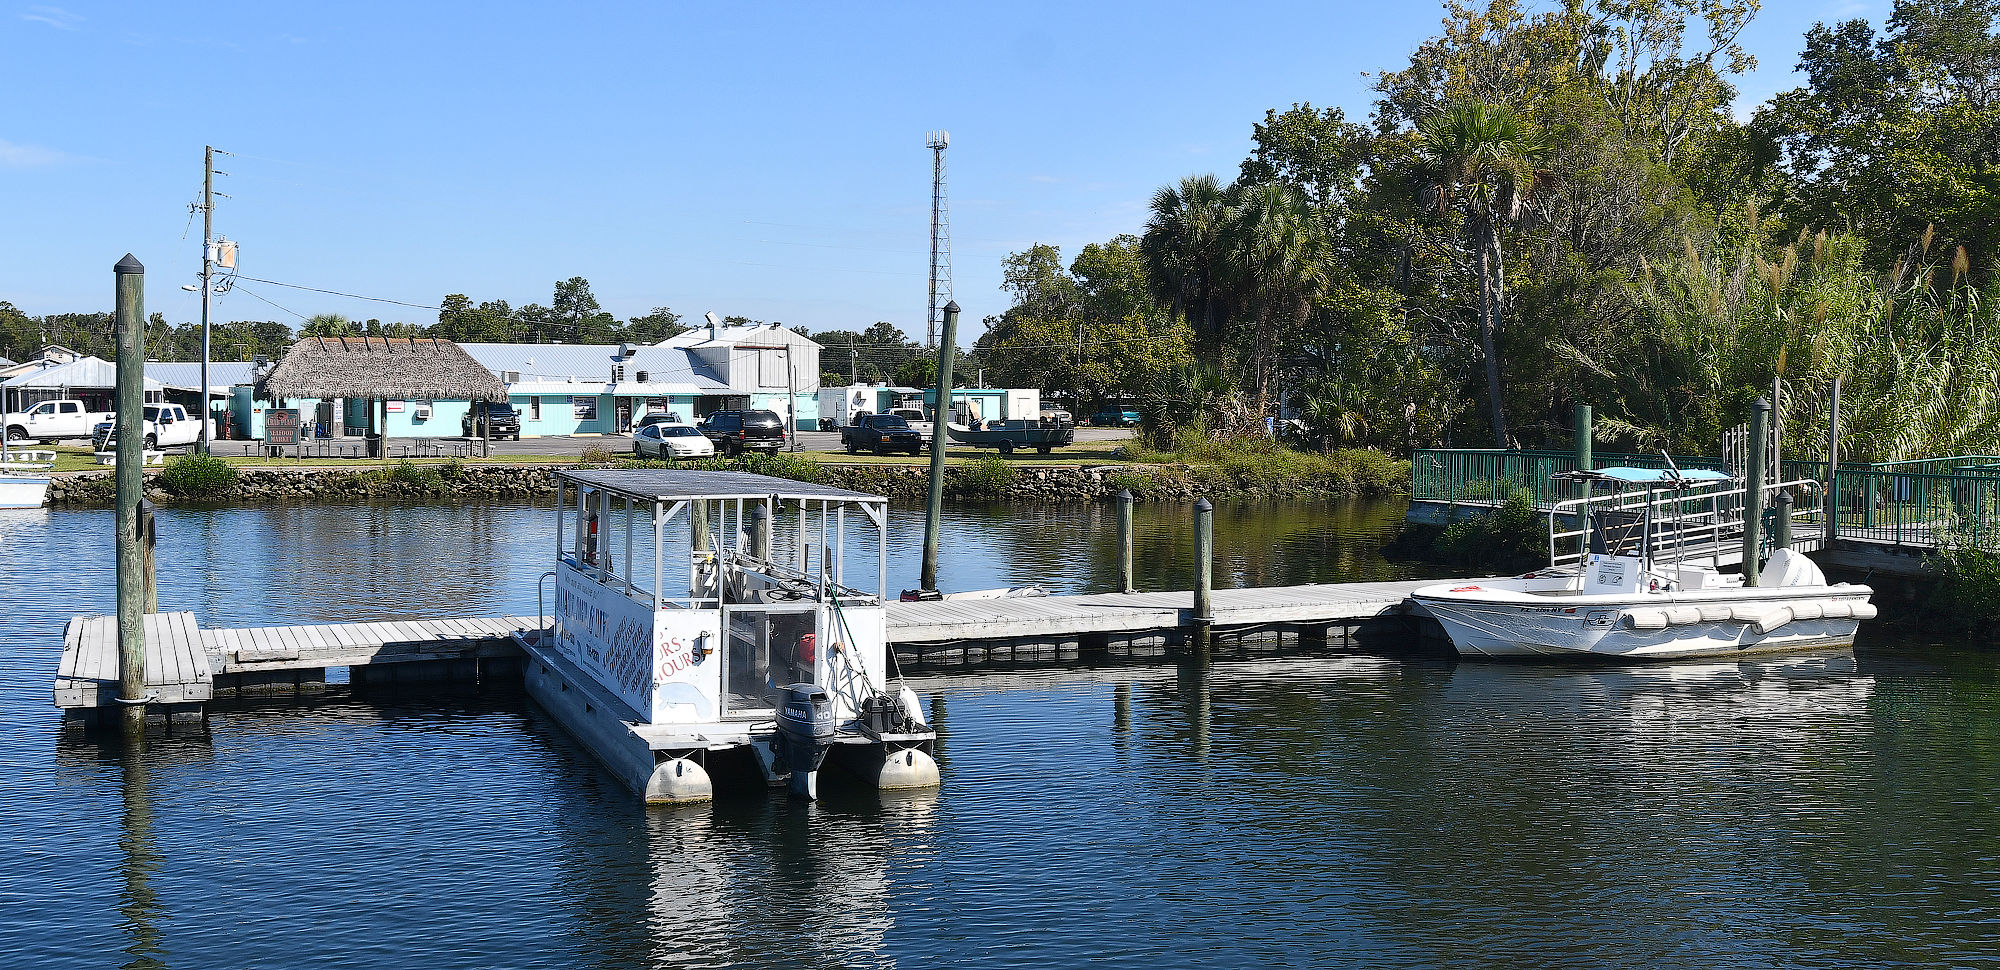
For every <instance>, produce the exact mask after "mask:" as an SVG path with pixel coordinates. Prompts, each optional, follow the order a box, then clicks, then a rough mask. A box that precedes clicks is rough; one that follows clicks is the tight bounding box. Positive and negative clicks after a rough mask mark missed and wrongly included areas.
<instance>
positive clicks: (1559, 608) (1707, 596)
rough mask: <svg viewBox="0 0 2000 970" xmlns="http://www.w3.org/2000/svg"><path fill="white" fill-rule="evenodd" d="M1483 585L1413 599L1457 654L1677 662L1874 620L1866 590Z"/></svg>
mask: <svg viewBox="0 0 2000 970" xmlns="http://www.w3.org/2000/svg"><path fill="white" fill-rule="evenodd" d="M1513 582H1514V583H1517V584H1519V585H1522V586H1527V585H1530V584H1529V583H1526V582H1523V581H1513ZM1481 585H1482V586H1483V587H1485V588H1478V587H1474V588H1463V587H1462V588H1458V589H1452V588H1448V587H1444V586H1432V587H1426V588H1425V589H1421V590H1418V591H1417V592H1416V593H1415V594H1413V596H1412V599H1414V600H1415V601H1416V602H1417V603H1418V604H1419V605H1420V606H1421V607H1422V608H1423V609H1424V610H1425V612H1427V613H1428V614H1429V615H1430V616H1432V617H1433V618H1435V619H1436V620H1437V621H1438V624H1439V625H1440V626H1442V627H1443V628H1444V631H1445V635H1446V636H1448V637H1450V638H1451V642H1452V647H1453V649H1455V650H1457V651H1458V653H1459V655H1461V656H1473V657H1544V658H1552V657H1604V658H1610V659H1625V660H1679V659H1689V658H1700V657H1738V656H1744V655H1746V654H1753V653H1772V652H1779V651H1787V650H1811V649H1822V648H1830V647H1845V646H1851V645H1853V643H1854V635H1855V631H1856V630H1857V629H1859V627H1860V622H1861V620H1863V619H1868V618H1870V617H1873V616H1874V615H1875V612H1874V608H1873V607H1872V606H1870V605H1869V604H1868V597H1869V596H1870V595H1871V593H1872V592H1873V591H1872V590H1870V589H1869V588H1868V587H1866V586H1849V585H1839V586H1813V587H1783V588H1778V589H1770V588H1760V587H1748V588H1738V589H1727V590H1701V591H1687V592H1673V593H1637V594H1622V595H1578V594H1574V593H1569V594H1563V595H1552V594H1549V593H1546V592H1542V593H1534V592H1528V591H1526V590H1522V589H1514V590H1508V589H1504V588H1502V589H1494V588H1492V586H1493V584H1492V583H1490V582H1488V583H1483V584H1481ZM1654 627H1656V628H1654Z"/></svg>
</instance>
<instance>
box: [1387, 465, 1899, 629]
mask: <svg viewBox="0 0 2000 970" xmlns="http://www.w3.org/2000/svg"><path fill="white" fill-rule="evenodd" d="M1556 477H1557V478H1563V479H1568V480H1572V481H1578V482H1581V483H1582V484H1583V487H1584V490H1585V492H1584V497H1583V498H1581V499H1577V500H1572V501H1569V502H1563V503H1559V504H1558V505H1557V506H1556V507H1555V509H1554V510H1552V511H1551V512H1550V513H1549V520H1550V556H1549V568H1547V569H1544V570H1537V571H1536V572H1531V573H1528V574H1527V575H1525V576H1520V577H1515V578H1510V579H1490V580H1480V581H1478V582H1476V583H1471V584H1463V585H1459V584H1449V583H1447V584H1442V585H1438V586H1427V587H1424V588H1422V589H1419V590H1417V591H1416V592H1415V593H1413V594H1412V595H1411V598H1412V599H1413V600H1415V601H1416V603H1417V604H1418V605H1419V606H1421V607H1422V608H1423V609H1424V610H1425V611H1427V612H1428V613H1429V614H1430V615H1431V616H1432V617H1434V618H1436V619H1437V621H1438V623H1439V624H1440V625H1442V626H1443V627H1444V630H1445V633H1446V635H1448V636H1449V637H1450V638H1451V642H1452V646H1453V647H1454V648H1455V649H1456V650H1457V651H1458V653H1459V654H1460V655H1462V656H1479V657H1607V658H1620V659H1630V660H1670V659H1680V658H1692V657H1736V656H1741V655H1745V654H1751V653H1765V652H1774V651H1783V650H1806V649H1818V648H1827V647H1844V646H1851V645H1852V644H1853V643H1854V634H1855V630H1856V629H1857V628H1858V627H1859V625H1860V622H1861V621H1862V620H1867V619H1872V618H1873V617H1874V616H1875V607H1874V606H1873V605H1871V604H1870V603H1869V602H1868V598H1869V596H1870V595H1872V593H1873V590H1871V589H1869V588H1868V587H1866V586H1856V585H1850V584H1848V583H1834V584H1828V583H1827V581H1826V576H1825V575H1824V574H1823V573H1821V572H1820V569H1819V567H1818V566H1817V565H1815V564H1814V563H1813V562H1812V560H1810V559H1807V558H1806V557H1805V556H1804V555H1802V554H1800V553H1798V552H1795V551H1793V550H1791V549H1783V548H1781V549H1777V550H1775V551H1773V552H1772V553H1771V556H1770V559H1769V561H1768V562H1766V563H1765V564H1764V566H1763V568H1762V570H1761V574H1760V576H1759V578H1758V584H1757V585H1755V586H1747V585H1745V584H1744V582H1743V577H1742V576H1740V575H1729V574H1724V573H1721V572H1719V571H1718V570H1717V568H1716V563H1717V561H1718V560H1719V559H1720V553H1721V552H1722V551H1723V550H1724V549H1725V548H1726V545H1727V543H1728V542H1729V539H1728V538H1727V537H1728V536H1729V535H1731V534H1732V531H1733V529H1732V527H1731V526H1730V525H1729V520H1730V519H1731V517H1732V506H1733V512H1734V518H1735V519H1736V520H1737V521H1740V519H1741V516H1742V508H1741V506H1742V502H1741V499H1740V495H1741V493H1740V490H1739V489H1738V488H1736V487H1733V483H1732V480H1731V479H1729V477H1728V476H1726V475H1723V474H1722V473H1720V472H1712V471H1699V470H1689V471H1686V472H1681V471H1679V470H1676V469H1672V468H1668V469H1664V470H1662V469H1650V468H1607V469H1602V470H1599V471H1595V472H1565V473H1563V474H1561V475H1558V476H1556ZM1600 483H1609V484H1611V485H1614V486H1616V487H1617V489H1618V491H1617V492H1615V493H1614V494H1611V495H1607V496H1601V497H1593V496H1592V495H1591V494H1590V493H1591V487H1592V486H1593V485H1595V484H1600ZM1800 484H1803V483H1781V484H1779V485H1774V486H1771V489H1772V490H1773V491H1775V490H1777V489H1780V488H1785V487H1793V486H1797V485H1800ZM1634 486H1644V487H1645V490H1646V491H1645V498H1644V499H1637V498H1634V497H1633V496H1632V495H1631V493H1630V492H1629V491H1627V490H1628V489H1631V488H1632V487H1634ZM1565 513H1571V514H1574V515H1575V516H1576V518H1577V520H1578V523H1579V525H1578V528H1577V529H1576V530H1574V531H1567V532H1557V531H1556V528H1555V527H1556V522H1557V516H1558V515H1562V514H1565ZM1572 537H1574V538H1575V539H1576V541H1577V544H1578V545H1577V548H1576V549H1575V550H1574V551H1570V552H1568V553H1566V554H1564V553H1558V552H1557V544H1558V542H1559V541H1564V540H1567V539H1569V538H1572ZM1703 558H1707V559H1709V560H1710V562H1709V563H1708V564H1703V563H1702V562H1701V561H1700V560H1701V559H1703Z"/></svg>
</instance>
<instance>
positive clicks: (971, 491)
mask: <svg viewBox="0 0 2000 970" xmlns="http://www.w3.org/2000/svg"><path fill="white" fill-rule="evenodd" d="M1019 475H1020V470H1019V469H1017V468H1015V467H1014V466H1013V465H1012V464H1011V463H1009V462H1008V461H1006V460H1005V459H1002V458H996V457H994V456H992V455H982V456H980V457H978V458H974V459H972V460H971V461H968V462H966V463H965V465H964V466H963V467H962V468H961V469H960V471H959V492H960V494H963V495H969V496H978V497H984V498H991V497H993V496H996V495H999V494H1001V493H1003V492H1005V491H1006V490H1007V487H1008V486H1009V485H1012V484H1014V479H1015V478H1016V477H1018V476H1019Z"/></svg>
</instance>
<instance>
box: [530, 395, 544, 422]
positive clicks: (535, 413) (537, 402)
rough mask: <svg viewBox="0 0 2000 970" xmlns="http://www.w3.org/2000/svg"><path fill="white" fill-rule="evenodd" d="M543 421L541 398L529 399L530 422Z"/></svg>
mask: <svg viewBox="0 0 2000 970" xmlns="http://www.w3.org/2000/svg"><path fill="white" fill-rule="evenodd" d="M541 419H542V399H541V398H539V397H531V398H529V399H528V420H530V421H540V420H541Z"/></svg>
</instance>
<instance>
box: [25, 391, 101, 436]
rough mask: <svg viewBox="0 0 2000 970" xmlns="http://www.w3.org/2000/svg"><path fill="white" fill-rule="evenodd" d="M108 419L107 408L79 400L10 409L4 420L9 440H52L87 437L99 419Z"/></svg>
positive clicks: (46, 402) (42, 403)
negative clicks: (96, 408) (88, 406)
mask: <svg viewBox="0 0 2000 970" xmlns="http://www.w3.org/2000/svg"><path fill="white" fill-rule="evenodd" d="M109 420H111V412H109V411H91V410H88V409H86V408H85V407H84V406H83V402H82V401H74V400H58V401H43V402H41V403H40V404H36V405H34V406H32V407H29V408H28V409H27V410H25V411H10V412H8V413H7V416H6V418H5V419H4V421H5V424H6V426H7V440H8V441H26V440H28V439H34V440H37V441H55V440H57V439H61V438H88V437H90V433H91V431H92V429H94V428H96V427H97V425H98V422H100V421H109Z"/></svg>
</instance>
